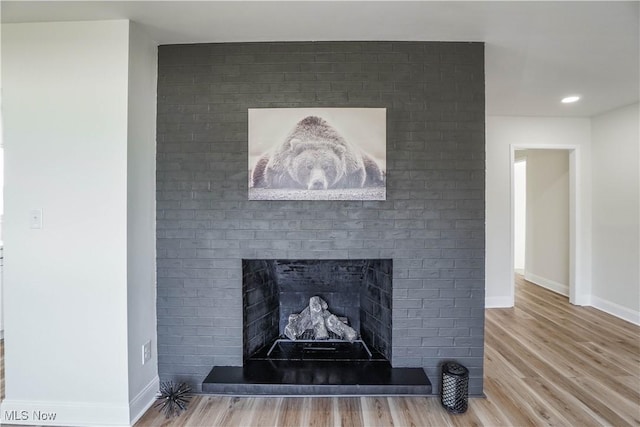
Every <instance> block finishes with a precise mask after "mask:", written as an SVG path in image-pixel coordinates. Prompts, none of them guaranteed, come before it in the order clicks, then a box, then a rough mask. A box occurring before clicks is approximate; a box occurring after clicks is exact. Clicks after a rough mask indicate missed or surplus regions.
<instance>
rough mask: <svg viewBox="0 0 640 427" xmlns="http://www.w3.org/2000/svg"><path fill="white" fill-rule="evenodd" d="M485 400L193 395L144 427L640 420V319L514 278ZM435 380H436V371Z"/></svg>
mask: <svg viewBox="0 0 640 427" xmlns="http://www.w3.org/2000/svg"><path fill="white" fill-rule="evenodd" d="M485 326H486V329H485V383H484V384H485V386H484V388H485V389H484V391H485V394H486V396H487V397H486V399H485V398H472V399H470V400H469V410H468V411H467V412H466V413H465V414H462V415H449V414H448V413H447V412H446V411H445V410H444V409H443V408H442V407H441V406H440V401H439V399H438V398H437V397H430V398H426V397H353V398H343V397H326V398H325V397H315V398H311V397H297V398H296V397H288V398H278V397H264V398H249V397H245V398H241V397H223V396H195V397H194V399H193V400H192V402H191V404H190V407H189V409H188V411H186V412H184V413H183V414H182V415H181V416H179V417H177V418H174V419H171V420H167V419H165V418H164V416H163V415H161V414H160V413H159V412H158V410H157V409H154V408H151V409H150V410H149V411H147V413H146V414H145V415H144V416H143V417H142V419H141V420H140V421H139V422H138V423H137V424H136V427H141V426H196V427H205V426H206V427H208V426H224V427H234V426H238V427H253V426H278V427H286V426H292V427H297V426H367V427H369V426H401V427H404V426H415V427H426V426H438V427H440V426H543V425H549V426H600V425H607V426H609V425H610V426H640V327H637V326H635V325H632V324H630V323H628V322H624V321H622V320H619V319H617V318H615V317H613V316H610V315H607V314H605V313H603V312H601V311H598V310H596V309H594V308H590V307H575V306H572V305H570V304H569V303H568V301H567V298H565V297H562V296H559V295H557V294H555V293H553V292H550V291H547V290H545V289H542V288H540V287H538V286H536V285H533V284H530V283H528V282H525V281H524V280H523V279H522V278H521V277H519V278H518V279H517V280H516V307H515V308H509V309H487V311H486V325H485ZM431 380H432V381H437V380H438V379H437V378H432V379H431Z"/></svg>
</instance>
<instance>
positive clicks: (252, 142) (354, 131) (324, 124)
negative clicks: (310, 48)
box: [249, 108, 387, 200]
mask: <svg viewBox="0 0 640 427" xmlns="http://www.w3.org/2000/svg"><path fill="white" fill-rule="evenodd" d="M386 115H387V111H386V109H385V108H255V109H254V108H250V109H249V200H386V180H387V171H386V166H387V164H386V162H387V150H386V148H387V138H386V137H387V127H386V123H387V120H386Z"/></svg>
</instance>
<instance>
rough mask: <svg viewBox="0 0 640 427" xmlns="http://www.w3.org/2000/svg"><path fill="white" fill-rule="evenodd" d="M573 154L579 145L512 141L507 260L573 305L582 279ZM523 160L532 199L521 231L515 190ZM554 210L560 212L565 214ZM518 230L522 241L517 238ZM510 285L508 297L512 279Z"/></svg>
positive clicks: (580, 302)
mask: <svg viewBox="0 0 640 427" xmlns="http://www.w3.org/2000/svg"><path fill="white" fill-rule="evenodd" d="M578 155H579V152H578V147H574V146H562V147H559V146H545V145H530V146H516V145H512V146H511V265H512V268H513V270H514V277H515V273H516V272H517V270H516V267H517V266H516V260H519V262H518V264H520V265H522V270H523V273H524V276H525V278H526V279H527V280H529V281H531V282H534V283H536V284H538V285H541V286H543V287H546V288H548V289H551V290H553V291H555V292H557V293H560V294H564V295H566V296H568V297H569V301H570V302H571V303H572V304H577V305H582V304H584V302H582V301H580V300H579V295H583V293H582V291H581V289H580V285H581V284H580V282H579V281H578V280H576V278H577V265H579V260H578V257H579V256H580V253H579V250H578V248H579V247H580V246H579V245H580V241H579V240H580V236H578V234H577V233H576V230H577V229H578V228H577V227H578V223H579V214H580V212H579V211H578V210H577V206H579V204H578V191H576V187H577V186H578V185H579V183H580V176H579V171H578V168H577V164H578V161H577V159H578ZM562 159H564V160H562ZM563 161H564V166H562V164H563ZM522 162H526V163H525V164H526V168H527V170H528V172H527V176H528V177H529V178H530V179H528V180H527V182H526V188H527V193H528V196H529V198H532V197H533V198H534V199H532V200H535V203H528V205H527V206H526V208H525V209H526V213H527V214H526V215H525V217H526V218H527V219H526V221H525V223H526V233H525V232H524V231H523V230H522V228H521V227H522V226H521V225H519V224H520V223H521V222H522V212H521V210H522V209H523V207H522V206H521V205H519V203H522V202H521V199H522V196H521V194H518V193H517V191H516V190H517V189H518V190H519V191H520V188H519V187H520V186H522V180H521V176H522V169H523V166H524V165H523V163H522ZM545 162H547V163H545ZM545 167H547V168H548V170H545V169H544V168H545ZM562 167H564V168H565V170H564V175H563V171H562ZM536 169H537V170H538V172H537V175H536ZM532 177H533V180H532V182H529V181H531V178H532ZM517 179H519V181H518V180H517ZM563 186H565V187H564V188H563ZM519 200H520V201H519ZM558 200H563V201H562V202H559V201H558ZM556 204H558V205H559V206H556ZM563 205H564V206H563ZM558 212H561V213H562V212H564V215H565V217H564V219H563V218H562V214H558ZM517 215H518V216H517ZM553 215H560V218H554V217H553ZM523 234H524V235H525V236H526V238H525V243H522V240H523ZM523 245H524V247H523ZM523 252H524V263H523V262H522V257H523V254H522V253H523ZM518 272H519V271H518ZM511 286H512V288H511V295H512V296H513V295H514V294H515V289H514V286H515V281H512V284H511Z"/></svg>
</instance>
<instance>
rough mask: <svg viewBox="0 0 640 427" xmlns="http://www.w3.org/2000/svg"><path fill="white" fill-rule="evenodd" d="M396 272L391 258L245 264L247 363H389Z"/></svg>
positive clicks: (245, 355)
mask: <svg viewBox="0 0 640 427" xmlns="http://www.w3.org/2000/svg"><path fill="white" fill-rule="evenodd" d="M392 269H393V266H392V260H390V259H361V260H352V259H350V260H243V261H242V270H243V287H242V293H243V322H244V328H243V343H244V344H243V359H244V360H245V363H246V361H249V360H316V361H317V360H326V361H346V360H354V361H365V360H369V361H376V360H385V361H389V360H391V349H392V346H391V331H392V325H391V309H392V275H393V271H392ZM314 307H315V308H314ZM314 316H315V317H314ZM336 322H338V323H336ZM314 327H315V329H320V334H319V336H318V333H314ZM336 329H337V330H336ZM342 329H346V330H347V333H346V334H344V333H343V334H341V333H340V332H339V330H342ZM293 330H296V332H295V333H294V332H292V331H293ZM316 332H317V331H316Z"/></svg>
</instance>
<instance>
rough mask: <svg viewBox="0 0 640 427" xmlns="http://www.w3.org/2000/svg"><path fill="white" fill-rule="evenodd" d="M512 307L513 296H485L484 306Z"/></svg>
mask: <svg viewBox="0 0 640 427" xmlns="http://www.w3.org/2000/svg"><path fill="white" fill-rule="evenodd" d="M506 307H513V298H509V297H486V298H485V299H484V308H506Z"/></svg>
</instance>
